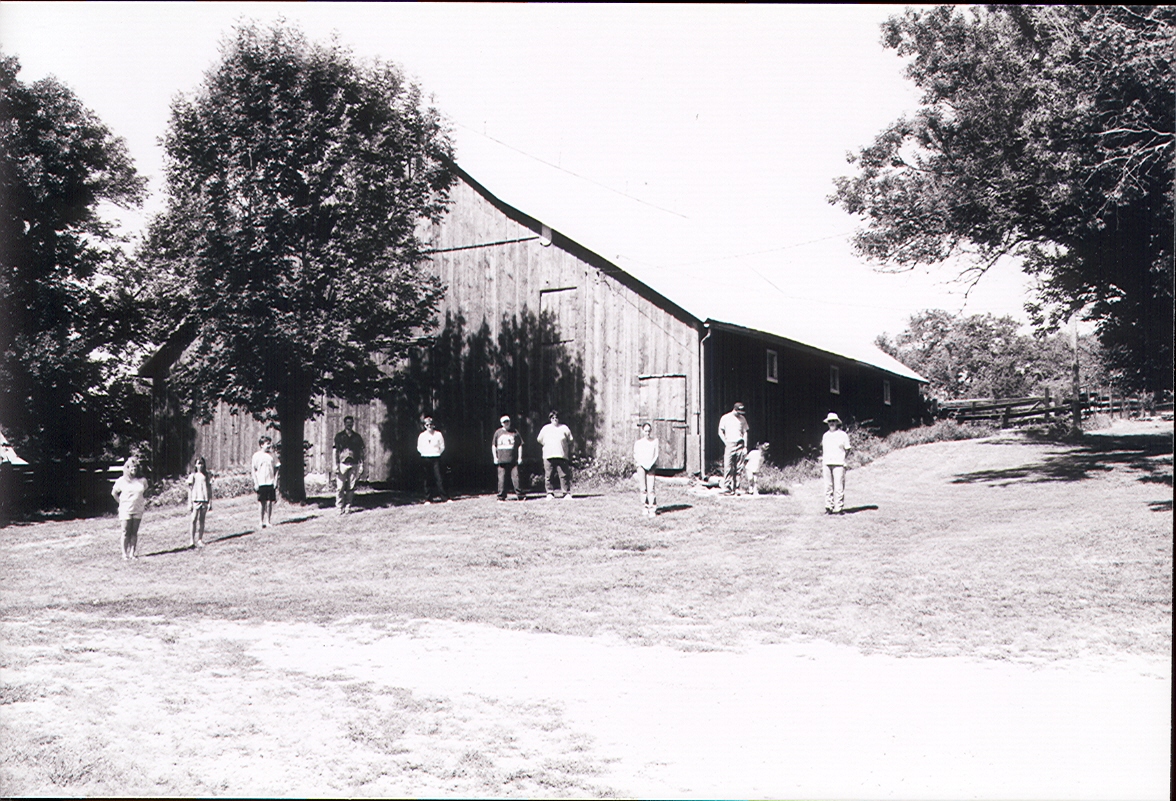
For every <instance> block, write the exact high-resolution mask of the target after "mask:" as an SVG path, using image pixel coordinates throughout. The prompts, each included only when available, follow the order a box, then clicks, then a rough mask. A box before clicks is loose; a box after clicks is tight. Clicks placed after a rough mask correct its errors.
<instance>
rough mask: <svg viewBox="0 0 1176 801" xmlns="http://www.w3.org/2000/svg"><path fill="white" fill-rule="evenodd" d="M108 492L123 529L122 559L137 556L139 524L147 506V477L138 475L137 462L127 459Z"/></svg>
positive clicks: (136, 557)
mask: <svg viewBox="0 0 1176 801" xmlns="http://www.w3.org/2000/svg"><path fill="white" fill-rule="evenodd" d="M110 494H111V495H113V496H114V499H115V500H116V501H118V519H119V520H120V521H121V522H122V529H123V559H138V558H139V524H140V523H142V522H143V510H144V509H146V508H147V479H145V478H143V476H142V475H140V471H139V462H138V461H136V460H135V459H127V461H126V463H125V464H124V465H123V474H122V476H121V477H120V478H119V479H118V480H117V481H115V482H114V488H113V489H111V491H110Z"/></svg>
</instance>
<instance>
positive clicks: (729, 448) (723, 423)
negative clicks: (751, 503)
mask: <svg viewBox="0 0 1176 801" xmlns="http://www.w3.org/2000/svg"><path fill="white" fill-rule="evenodd" d="M748 433H749V428H748V425H747V417H746V416H744V409H743V404H742V403H736V404H735V405H734V406H732V407H731V411H729V412H727V413H726V414H725V415H723V416H722V417H720V418H719V439H721V440H722V441H723V492H724V493H725V494H727V495H734V494H735V492H736V490H738V489H739V474H740V473H741V472H742V471H743V457H744V454H746V453H747V435H748Z"/></svg>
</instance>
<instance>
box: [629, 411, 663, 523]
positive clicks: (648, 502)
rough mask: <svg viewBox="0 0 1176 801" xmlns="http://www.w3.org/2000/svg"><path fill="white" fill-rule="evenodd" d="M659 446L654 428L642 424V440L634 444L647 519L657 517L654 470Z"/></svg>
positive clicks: (634, 456) (634, 455) (635, 459)
mask: <svg viewBox="0 0 1176 801" xmlns="http://www.w3.org/2000/svg"><path fill="white" fill-rule="evenodd" d="M658 445H659V443H658V441H657V440H656V439H655V438H654V436H653V426H652V425H650V424H649V423H642V424H641V438H640V439H638V440H637V441H636V442H635V443H633V461H634V462H636V463H637V482H638V484H640V485H641V502H642V503H643V504H644V506H645V516H646V517H656V516H657V493H656V491H655V488H654V476H653V469H654V468H655V467H656V466H657V451H658Z"/></svg>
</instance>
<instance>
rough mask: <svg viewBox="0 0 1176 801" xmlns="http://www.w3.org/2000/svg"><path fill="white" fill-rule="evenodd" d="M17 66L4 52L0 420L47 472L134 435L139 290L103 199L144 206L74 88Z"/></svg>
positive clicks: (120, 157)
mask: <svg viewBox="0 0 1176 801" xmlns="http://www.w3.org/2000/svg"><path fill="white" fill-rule="evenodd" d="M19 71H20V64H19V61H18V60H17V59H16V58H15V57H12V56H3V55H0V424H2V425H3V427H4V430H5V432H6V434H7V435H8V436H9V437H10V438H11V439H12V441H13V444H14V445H15V447H16V449H17V451H18V452H20V453H21V454H22V455H23V456H25V458H27V459H28V460H30V461H32V462H35V463H38V464H40V465H42V466H44V467H45V468H46V469H47V467H48V465H50V464H52V463H63V462H68V461H70V460H74V459H76V458H78V457H93V456H99V455H101V454H102V452H103V451H104V450H105V449H107V448H109V447H111V444H112V440H113V439H114V438H115V437H117V436H118V435H120V434H121V435H126V436H129V437H131V438H133V437H134V434H135V430H136V425H135V422H136V421H135V420H134V419H132V416H133V415H132V410H131V408H130V406H129V405H128V404H131V403H132V401H133V393H132V392H129V391H128V390H129V379H126V378H125V374H126V372H127V371H126V370H125V369H120V368H122V367H123V366H124V365H123V364H122V362H121V360H120V359H119V358H118V357H119V356H120V354H121V353H122V351H123V349H124V348H125V346H126V345H127V344H128V343H130V342H132V341H133V340H134V339H135V336H136V330H137V328H136V325H135V317H134V315H133V314H132V313H130V312H131V309H132V307H133V303H132V300H133V290H132V288H131V286H130V285H129V283H128V282H127V281H126V280H125V278H126V263H125V261H124V260H123V259H122V258H121V250H120V245H121V240H120V238H119V237H118V236H117V235H116V233H115V231H114V229H113V228H112V226H111V224H110V223H109V222H108V221H107V220H106V219H105V218H104V216H103V213H102V205H103V204H104V203H112V204H115V205H119V206H123V207H133V206H135V205H137V204H138V203H139V202H140V201H141V198H142V194H143V187H144V182H143V179H142V178H141V177H139V176H138V175H137V174H136V172H135V168H134V166H133V164H132V162H131V159H130V157H129V156H128V154H127V149H126V146H125V144H124V143H123V141H122V140H121V139H119V138H117V137H115V136H114V135H113V134H112V133H111V132H110V130H109V129H108V128H107V127H106V126H105V125H103V124H102V122H101V121H100V120H99V119H98V117H97V116H96V115H95V114H94V113H93V112H92V111H90V110H89V109H87V108H85V107H84V106H83V105H82V103H81V101H79V99H78V98H77V96H75V95H74V93H73V92H72V91H70V90H69V89H68V88H67V87H66V86H64V85H62V84H61V83H59V82H58V81H57V80H55V79H53V78H45V79H42V80H39V81H36V82H34V83H31V84H26V83H24V82H22V81H21V80H19V79H18V77H17V75H18V73H19ZM146 423H147V420H146V417H142V418H141V419H139V420H138V424H139V425H140V426H142V427H145V425H146ZM43 475H48V473H45V472H43ZM62 475H63V476H68V475H70V471H66V472H65V473H63V474H62Z"/></svg>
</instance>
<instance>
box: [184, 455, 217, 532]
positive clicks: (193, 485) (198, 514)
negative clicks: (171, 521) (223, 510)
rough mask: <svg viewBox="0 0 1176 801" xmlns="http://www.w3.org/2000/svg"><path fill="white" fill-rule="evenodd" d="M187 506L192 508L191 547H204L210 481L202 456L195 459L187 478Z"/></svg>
mask: <svg viewBox="0 0 1176 801" xmlns="http://www.w3.org/2000/svg"><path fill="white" fill-rule="evenodd" d="M188 505H189V506H190V507H191V508H192V547H193V548H203V547H204V518H205V516H206V515H207V514H208V510H209V509H211V508H212V479H211V478H210V477H209V475H208V465H207V464H205V462H204V457H203V456H197V457H196V464H195V466H194V467H193V468H192V474H191V475H190V476H188Z"/></svg>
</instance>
